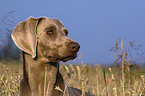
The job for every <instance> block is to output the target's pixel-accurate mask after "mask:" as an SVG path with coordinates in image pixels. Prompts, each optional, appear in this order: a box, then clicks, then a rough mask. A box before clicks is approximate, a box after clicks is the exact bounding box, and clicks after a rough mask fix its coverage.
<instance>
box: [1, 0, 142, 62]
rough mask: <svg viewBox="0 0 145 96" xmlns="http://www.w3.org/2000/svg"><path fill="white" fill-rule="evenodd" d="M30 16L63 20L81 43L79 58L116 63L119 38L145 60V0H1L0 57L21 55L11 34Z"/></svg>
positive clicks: (72, 36) (137, 56)
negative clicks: (115, 54)
mask: <svg viewBox="0 0 145 96" xmlns="http://www.w3.org/2000/svg"><path fill="white" fill-rule="evenodd" d="M30 16H33V17H40V16H46V17H50V18H58V19H59V20H60V21H62V23H63V24H64V26H65V27H66V28H67V29H68V30H69V35H68V36H69V37H70V38H72V39H74V40H75V41H77V42H78V43H79V44H80V46H81V49H80V51H79V54H78V57H80V56H81V59H80V60H79V61H83V62H85V63H88V64H102V65H110V64H113V63H114V61H115V60H114V57H115V56H114V53H115V52H114V50H115V49H117V47H116V45H117V44H118V43H119V42H120V39H119V38H122V40H123V43H124V48H125V49H126V50H127V51H129V52H130V51H132V52H131V53H132V55H131V56H132V58H134V59H135V60H138V58H141V59H142V62H144V61H145V59H144V58H142V57H145V55H144V52H145V44H144V43H145V0H72V1H68V0H21V1H20V0H12V1H11V0H3V1H1V3H0V60H11V59H12V60H13V59H15V60H19V59H20V53H21V52H20V50H19V49H18V48H17V47H16V46H15V45H14V43H13V41H12V40H11V37H10V34H11V33H12V30H13V28H14V27H15V26H16V25H17V24H18V23H19V22H21V21H24V20H25V19H26V18H28V17H30ZM116 42H118V43H116ZM82 55H83V56H82ZM75 61H76V60H72V61H69V62H75Z"/></svg>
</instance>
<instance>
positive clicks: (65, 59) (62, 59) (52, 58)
mask: <svg viewBox="0 0 145 96" xmlns="http://www.w3.org/2000/svg"><path fill="white" fill-rule="evenodd" d="M76 57H77V56H76V55H70V56H67V57H64V58H57V57H51V56H49V57H48V58H49V59H50V60H52V61H56V62H59V61H63V62H66V61H68V60H72V59H74V58H76Z"/></svg>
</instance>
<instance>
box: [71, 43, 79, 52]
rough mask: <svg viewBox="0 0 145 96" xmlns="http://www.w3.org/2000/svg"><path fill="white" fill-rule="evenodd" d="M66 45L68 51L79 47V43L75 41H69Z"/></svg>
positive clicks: (76, 50) (77, 49) (75, 50)
mask: <svg viewBox="0 0 145 96" xmlns="http://www.w3.org/2000/svg"><path fill="white" fill-rule="evenodd" d="M68 46H69V49H70V51H72V52H78V51H79V49H80V45H79V44H78V43H77V42H70V43H69V44H68Z"/></svg>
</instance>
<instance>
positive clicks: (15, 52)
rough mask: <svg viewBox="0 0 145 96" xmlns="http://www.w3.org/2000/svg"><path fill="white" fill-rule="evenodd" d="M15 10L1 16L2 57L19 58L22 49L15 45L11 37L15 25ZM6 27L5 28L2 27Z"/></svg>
mask: <svg viewBox="0 0 145 96" xmlns="http://www.w3.org/2000/svg"><path fill="white" fill-rule="evenodd" d="M12 13H14V11H9V12H7V13H5V14H4V15H3V16H2V18H1V26H0V33H1V35H0V59H2V60H7V59H16V60H18V59H19V57H20V56H19V54H20V50H19V49H18V48H17V47H16V46H15V45H14V43H13V41H12V39H11V33H12V29H13V27H14V24H15V23H14V22H13V20H12V19H13V18H14V16H13V15H12ZM1 27H4V28H1Z"/></svg>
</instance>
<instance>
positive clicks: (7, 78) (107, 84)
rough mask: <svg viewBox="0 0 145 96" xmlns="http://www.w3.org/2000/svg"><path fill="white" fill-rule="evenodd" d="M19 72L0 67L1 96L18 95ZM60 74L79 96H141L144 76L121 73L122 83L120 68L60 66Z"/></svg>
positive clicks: (9, 66) (14, 67) (13, 66)
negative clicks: (89, 95)
mask: <svg viewBox="0 0 145 96" xmlns="http://www.w3.org/2000/svg"><path fill="white" fill-rule="evenodd" d="M21 69H22V68H21V64H18V62H11V64H10V62H7V63H0V85H1V86H0V95H1V96H17V95H18V90H19V81H20V79H21V76H22V73H21ZM60 71H61V73H62V75H63V77H64V79H65V81H66V83H67V85H68V86H73V87H76V88H79V89H81V90H82V94H83V95H82V96H84V92H85V91H86V92H90V93H92V94H94V95H95V96H123V95H124V96H144V95H143V94H144V88H145V86H144V76H145V74H144V73H143V72H142V71H141V70H140V69H139V70H138V69H134V70H131V69H130V70H129V72H128V70H127V69H124V71H123V73H124V75H123V76H124V77H123V78H124V80H123V79H122V68H121V67H108V68H107V67H106V68H105V67H101V66H99V65H94V66H91V65H87V66H86V65H85V64H83V63H82V64H80V65H72V64H63V65H61V67H60ZM58 88H59V87H58ZM56 89H57V88H56ZM57 90H59V89H57ZM60 90H61V89H60Z"/></svg>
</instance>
